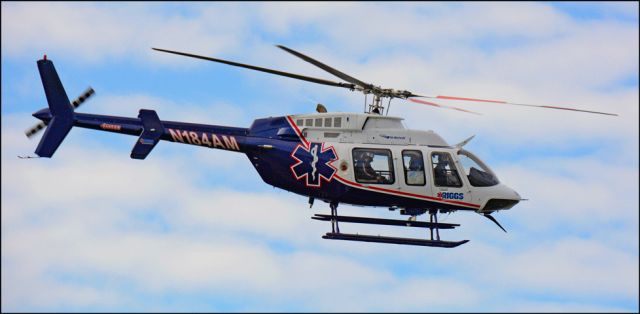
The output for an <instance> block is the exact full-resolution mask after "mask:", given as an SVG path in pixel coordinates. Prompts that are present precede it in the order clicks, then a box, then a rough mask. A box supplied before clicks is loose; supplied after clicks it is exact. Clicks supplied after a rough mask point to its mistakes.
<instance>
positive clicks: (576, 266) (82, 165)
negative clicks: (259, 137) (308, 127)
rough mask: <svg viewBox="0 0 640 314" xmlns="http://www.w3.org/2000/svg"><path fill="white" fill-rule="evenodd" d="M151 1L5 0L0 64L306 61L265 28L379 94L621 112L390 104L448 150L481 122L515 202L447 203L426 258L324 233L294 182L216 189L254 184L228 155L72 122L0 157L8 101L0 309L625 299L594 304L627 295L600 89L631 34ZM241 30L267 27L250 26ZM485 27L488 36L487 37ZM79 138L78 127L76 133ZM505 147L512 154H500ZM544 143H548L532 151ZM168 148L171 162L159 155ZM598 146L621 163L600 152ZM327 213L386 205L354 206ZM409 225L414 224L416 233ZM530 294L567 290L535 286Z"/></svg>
mask: <svg viewBox="0 0 640 314" xmlns="http://www.w3.org/2000/svg"><path fill="white" fill-rule="evenodd" d="M158 8H159V7H158V6H154V5H142V4H134V5H131V6H127V7H121V6H109V5H93V4H80V5H75V4H42V3H35V4H29V5H26V4H14V3H9V4H7V3H3V4H2V44H3V45H2V46H3V48H2V49H3V65H5V62H8V61H7V60H13V59H17V58H19V56H21V55H25V54H26V55H29V54H32V53H37V54H38V55H37V56H33V58H36V57H39V54H40V53H41V51H43V49H45V48H46V49H47V51H52V52H54V53H58V54H64V55H65V57H69V58H74V59H77V61H78V62H81V63H95V64H97V63H99V62H102V61H106V60H129V59H130V58H133V59H135V60H138V61H139V60H143V59H144V60H147V61H144V62H149V63H161V64H165V63H171V64H174V65H175V66H180V67H182V66H186V63H181V62H182V61H179V60H183V59H181V58H171V57H170V56H162V55H158V54H154V53H152V52H151V51H150V50H149V47H150V46H153V45H159V46H160V45H163V46H164V47H166V48H169V49H171V48H175V49H178V48H180V49H184V50H185V51H187V50H188V51H193V52H196V53H205V54H210V55H214V56H215V55H220V54H224V53H227V52H231V53H232V54H233V55H234V56H237V58H236V57H234V58H232V59H234V60H238V61H240V62H254V61H255V63H256V64H257V65H263V66H268V67H274V68H280V69H284V70H289V71H291V72H296V73H301V74H305V73H308V74H309V75H314V76H315V75H316V74H317V73H321V72H320V70H318V69H314V68H313V67H312V66H310V65H308V64H306V63H304V62H303V61H300V60H298V59H297V58H295V57H292V56H287V55H286V53H283V52H281V51H279V50H278V49H276V48H273V47H272V46H271V44H273V42H271V41H272V40H278V41H281V40H282V41H281V42H278V43H283V44H287V45H289V44H288V43H289V42H291V41H293V43H294V44H292V45H289V46H291V47H292V48H294V49H297V50H299V51H302V52H303V53H308V54H309V55H311V56H313V57H315V58H318V59H320V60H322V61H324V62H326V63H328V64H330V65H332V66H335V67H337V68H338V69H341V70H344V71H345V72H347V73H349V74H352V75H354V76H355V77H358V78H361V79H363V80H366V81H372V82H375V83H377V84H384V85H385V86H386V85H388V86H391V87H394V88H407V89H410V90H412V91H415V92H428V93H432V92H433V93H441V94H453V95H458V94H459V95H460V96H470V97H474V96H475V97H487V98H491V97H496V96H498V97H504V98H507V99H509V100H515V101H522V102H531V103H538V102H541V104H551V105H554V104H555V102H556V101H557V102H558V103H559V104H560V105H562V104H563V103H566V104H568V105H574V104H575V106H576V107H584V108H590V109H594V110H602V111H614V112H618V113H620V114H621V116H620V117H618V118H609V117H598V116H588V115H580V114H575V113H566V112H553V111H551V110H542V109H541V110H534V109H531V110H528V109H526V108H525V109H521V108H503V107H500V106H499V105H482V107H479V106H480V105H479V104H468V105H460V104H459V103H453V102H450V103H447V104H451V105H459V106H460V107H464V108H468V109H472V110H473V109H476V108H481V109H476V110H477V111H482V112H484V113H486V114H485V115H484V116H481V117H475V116H464V115H461V114H460V113H457V112H448V111H444V110H442V111H438V110H423V108H420V107H417V105H414V104H411V103H403V104H400V103H399V102H398V101H396V102H395V103H394V107H393V109H392V113H393V114H398V115H401V116H404V117H406V118H407V122H408V124H409V125H410V126H411V127H413V128H418V129H434V130H436V131H437V132H439V133H442V134H443V135H444V136H445V138H446V139H447V140H448V141H450V142H455V141H457V140H462V139H463V138H466V137H468V136H469V135H471V134H472V133H478V134H480V135H481V136H478V137H477V138H476V139H474V142H472V144H470V147H478V149H479V150H480V151H483V150H484V151H485V152H486V153H487V154H480V155H481V156H484V155H488V156H489V158H491V159H493V160H497V162H499V163H498V164H497V166H496V167H495V168H496V169H494V170H496V171H497V172H498V174H499V176H500V178H501V179H502V180H503V181H504V182H506V183H507V184H509V185H511V186H513V187H515V188H516V190H518V191H519V192H520V193H521V194H522V195H523V196H525V197H529V198H530V199H531V201H529V202H526V203H522V204H519V205H518V206H516V207H515V208H514V209H512V210H509V211H505V212H501V213H499V214H497V215H496V216H497V218H498V219H501V222H503V225H507V224H505V223H504V221H503V220H502V219H505V220H506V221H507V223H508V224H510V225H511V226H513V228H509V226H507V229H509V233H508V234H503V233H502V232H501V231H499V230H496V229H497V228H496V227H495V226H494V225H493V224H491V223H490V222H488V221H487V220H486V219H484V218H482V217H479V216H476V215H475V214H471V213H465V214H463V213H455V214H452V215H451V217H450V218H448V219H449V220H448V221H449V222H461V223H462V224H463V227H462V228H460V230H456V231H455V232H447V233H446V236H447V238H467V239H471V240H472V241H471V242H470V243H468V244H465V245H464V246H462V247H460V248H458V249H455V250H437V249H431V250H429V249H427V250H424V249H422V248H407V247H401V246H384V245H379V244H368V243H348V242H342V241H325V240H322V239H321V238H320V235H321V234H322V233H323V232H325V231H326V229H327V225H326V224H322V223H320V222H316V221H311V220H310V219H309V216H310V214H311V213H312V212H317V211H326V207H327V206H326V204H323V203H321V202H317V203H316V205H315V206H314V209H313V211H311V210H308V209H307V208H306V207H307V205H306V200H305V199H304V198H302V197H298V196H296V195H293V194H290V193H286V192H282V191H278V190H273V191H269V192H262V191H264V190H259V189H257V190H259V191H260V192H256V191H255V190H253V189H250V188H248V187H247V188H246V190H241V189H239V188H235V187H229V186H227V187H224V184H225V183H229V182H232V181H233V180H231V179H228V178H229V177H230V176H231V175H232V174H233V175H234V176H237V177H240V178H241V179H238V180H240V181H238V182H241V183H246V186H249V185H251V186H253V185H254V184H256V185H257V184H263V183H262V182H261V180H260V179H259V177H258V175H257V174H256V173H255V171H254V170H253V169H251V167H250V164H249V163H248V162H246V159H245V158H246V157H245V156H242V155H240V154H234V153H230V152H220V151H212V150H198V149H196V148H194V150H191V149H188V148H187V147H186V146H184V145H181V146H180V145H173V144H169V143H163V144H160V145H161V146H159V147H158V148H156V151H154V152H153V153H152V156H151V157H150V158H149V159H148V160H145V161H144V162H139V161H133V160H130V159H129V158H128V154H129V150H128V148H127V149H125V150H124V151H123V150H121V149H120V147H119V146H118V145H119V144H122V145H124V143H125V142H126V141H127V140H130V141H131V142H132V141H133V138H132V137H129V138H127V137H122V138H123V139H122V142H118V141H120V140H119V139H120V138H121V137H118V136H117V135H110V136H111V137H109V138H110V139H113V138H118V140H109V141H104V139H106V137H101V135H98V134H96V133H95V132H93V131H86V133H83V132H84V131H82V132H81V131H77V130H74V131H73V132H72V133H71V135H69V137H68V138H67V141H66V142H65V144H63V145H62V147H61V148H60V150H59V151H58V152H57V153H56V158H54V159H51V160H44V159H38V160H18V159H17V158H15V155H17V154H21V155H22V154H24V153H25V152H29V151H32V150H33V149H34V147H35V145H36V141H27V140H25V138H24V135H23V134H22V133H21V132H22V128H26V126H29V125H30V124H31V123H32V121H33V119H31V118H30V117H27V116H25V117H24V118H22V117H21V116H20V115H17V114H6V112H5V110H6V109H5V108H6V107H4V106H3V115H2V122H3V123H2V125H3V129H2V168H3V172H2V208H3V211H2V258H3V262H2V268H3V276H2V307H3V310H5V309H8V310H11V309H15V310H22V309H25V308H32V309H35V310H41V309H44V310H47V309H51V308H54V309H56V308H60V309H65V310H69V309H85V308H87V307H89V308H91V307H92V306H94V307H96V308H109V307H111V306H118V305H122V304H129V305H130V304H139V303H140V300H137V299H136V298H137V297H138V296H137V295H136V293H135V292H136V291H145V292H146V293H147V295H151V296H152V298H155V297H156V296H159V295H163V294H164V293H169V294H192V293H197V292H199V293H202V292H203V291H204V293H211V294H215V295H220V294H228V295H233V296H243V297H246V299H247V303H246V305H245V306H246V308H247V309H248V310H261V309H264V308H270V307H272V308H274V309H281V308H283V307H285V308H288V307H287V306H290V307H293V308H297V309H305V310H306V309H311V310H317V309H320V310H325V311H334V310H352V311H379V310H388V311H398V310H405V311H431V310H434V309H436V310H443V311H446V310H459V311H468V310H470V309H472V310H477V309H497V310H514V309H516V310H518V309H522V310H525V311H531V310H534V311H538V310H540V311H555V310H561V311H593V310H595V311H598V310H602V309H606V310H620V309H619V308H618V307H617V306H615V305H613V306H611V308H609V306H608V304H614V303H615V302H617V301H620V300H622V302H628V301H629V300H635V301H636V302H637V294H638V283H637V281H636V278H637V277H638V271H637V269H638V262H637V257H638V252H637V249H636V248H637V245H638V224H637V219H638V213H637V208H638V203H637V196H638V194H637V189H638V185H637V180H638V169H637V160H638V134H637V130H638V92H637V87H635V88H628V87H622V88H621V87H617V85H616V84H615V83H616V82H617V81H618V80H621V79H626V78H628V76H629V75H634V74H635V75H637V67H638V62H637V60H638V48H637V47H638V40H637V38H638V30H637V27H636V28H634V27H629V26H628V25H624V24H621V23H619V22H616V21H613V20H608V19H604V20H598V21H586V22H585V21H579V20H573V19H571V18H569V17H568V16H566V15H564V14H562V13H560V12H559V11H556V10H554V9H553V8H551V7H549V6H547V5H546V4H539V3H535V4H517V5H516V4H502V3H499V4H495V3H482V4H471V5H470V6H467V5H465V6H459V5H449V4H432V3H429V4H408V5H402V6H396V5H382V6H380V5H377V4H375V5H374V4H360V3H356V4H354V3H340V4H335V5H333V4H332V5H325V4H319V3H302V4H298V3H287V4H280V3H277V4H271V3H269V4H260V5H257V6H256V5H247V6H244V5H239V6H236V5H226V4H224V5H218V4H215V5H208V4H207V5H198V6H197V7H196V8H195V9H194V8H191V9H187V10H185V11H178V13H173V12H167V11H164V10H161V9H158ZM612 8H617V6H613V7H612ZM634 8H636V9H637V6H634ZM613 10H617V9H613ZM243 11H248V13H247V14H245V12H243ZM25 25H29V26H30V27H25ZM631 26H634V25H631ZM636 26H637V25H636ZM255 29H262V30H264V32H262V33H261V34H260V35H256V34H255V33H254V31H255ZM306 34H310V35H309V37H307V36H306ZM302 35H305V36H304V37H305V38H303V39H302V40H294V39H296V38H297V37H298V36H302ZM483 39H489V40H492V41H495V42H497V43H498V44H496V46H492V45H489V46H492V47H483V45H482V43H483V42H484V41H483ZM79 43H80V44H79ZM495 47H499V49H496V48H495ZM363 57H366V58H364V59H363ZM30 58H31V57H30ZM245 58H246V59H245ZM187 70H188V69H187ZM3 73H4V72H3ZM314 73H316V74H314ZM317 76H321V77H328V78H330V76H328V75H327V76H324V73H322V74H318V75H317ZM17 77H20V76H17ZM264 82H266V83H264ZM3 84H4V82H3ZM26 84H31V85H33V84H34V83H33V81H28V80H27V81H25V83H24V85H26ZM250 84H253V85H252V87H263V88H264V87H266V89H268V91H266V92H265V93H268V92H271V93H274V94H277V93H280V90H283V89H286V90H287V93H290V94H291V96H290V98H291V99H296V100H295V102H296V103H300V102H302V101H301V100H300V99H303V98H304V97H307V98H309V96H308V94H305V93H307V91H308V90H314V91H315V90H316V89H315V87H316V86H312V87H305V86H306V85H304V84H305V83H300V82H295V81H292V80H288V79H286V78H283V79H282V80H279V79H278V80H273V81H272V80H262V79H258V78H256V79H255V82H254V81H251V83H250ZM18 85H22V84H16V86H13V85H12V86H13V87H19V86H18ZM612 86H613V87H612ZM13 87H12V88H13ZM39 87H40V86H38V88H39ZM31 89H32V88H31V87H30V88H25V89H23V90H31ZM324 90H327V91H326V94H325V92H324ZM322 91H323V92H318V94H314V95H312V96H310V97H312V98H323V99H324V97H327V98H329V99H335V100H336V102H337V103H336V104H333V106H331V105H330V108H331V110H345V109H348V110H351V111H357V110H360V105H361V103H360V99H359V98H358V97H356V96H354V95H353V94H351V93H344V91H338V90H335V91H334V90H329V89H322ZM3 92H4V90H3ZM314 93H315V92H314ZM101 96H102V97H97V98H96V99H95V103H94V104H92V106H93V107H92V108H91V109H88V108H87V109H84V108H83V109H81V111H84V110H86V111H88V112H95V111H97V112H99V113H105V114H116V115H126V116H135V115H137V110H138V109H139V108H148V109H156V110H157V111H158V113H159V115H160V117H161V118H163V119H168V120H179V121H180V120H184V121H194V122H202V123H210V124H225V125H234V124H237V125H242V122H245V121H248V120H247V119H250V118H253V114H257V113H256V112H257V111H260V112H263V111H261V110H285V109H283V108H299V107H294V106H295V105H294V104H293V103H294V101H287V102H286V103H283V104H280V103H278V101H279V100H280V99H276V98H274V99H265V100H264V102H263V103H261V104H259V105H261V106H263V107H264V108H268V109H256V108H258V105H255V107H251V108H249V109H247V108H245V109H237V108H238V107H235V106H233V105H232V104H228V103H219V102H216V103H211V102H207V105H210V106H209V107H208V108H209V109H202V108H203V107H202V106H200V104H192V103H187V102H185V101H183V100H180V99H179V98H172V99H163V98H158V97H154V96H150V95H149V94H143V93H140V94H116V93H110V92H109V91H108V90H107V91H105V92H104V94H101ZM317 96H319V97H317ZM4 100H5V98H4V96H3V104H4V102H5V101H4ZM92 101H94V100H92ZM321 101H324V100H321ZM340 101H344V103H345V104H354V105H343V104H341V103H340ZM131 104H135V106H132V105H131ZM312 105H313V104H311V105H309V108H312ZM354 106H355V107H354ZM178 108H179V109H178ZM211 108H213V110H212V109H211ZM261 108H262V107H261ZM274 108H277V109H274ZM334 108H335V109H334ZM300 111H304V110H300ZM222 113H224V114H222ZM248 116H249V117H250V118H247V117H248ZM84 134H92V135H91V136H92V137H91V140H87V138H86V137H85V135H84ZM114 141H115V142H116V144H113V142H114ZM107 142H108V143H107ZM105 143H107V144H108V145H105ZM473 145H476V146H473ZM103 146H104V147H103ZM114 146H118V149H117V150H116V149H114V148H113V147H114ZM582 147H587V148H588V149H587V152H586V153H585V154H584V156H582V155H581V156H579V157H575V156H569V157H567V154H569V155H570V154H571V152H573V151H574V150H580V149H581V148H582ZM520 148H521V149H522V150H524V153H523V156H522V157H519V158H516V159H517V161H516V162H517V164H514V163H513V162H514V161H510V162H509V163H507V162H506V161H505V160H504V159H502V158H499V156H500V154H501V152H502V151H507V152H509V153H514V152H515V151H517V150H518V149H520ZM544 149H552V150H553V154H546V153H544V152H542V153H539V151H542V150H544ZM178 150H180V152H184V155H178V154H171V152H173V151H178ZM191 151H193V153H190V152H191ZM531 151H533V153H532V152H531ZM161 152H164V153H168V154H162V153H161ZM532 155H533V157H532ZM550 156H559V157H550ZM607 157H615V158H614V159H615V160H616V162H617V164H616V165H613V166H612V165H610V164H607V163H606V161H607V159H606V158H607ZM206 178H209V179H211V178H213V179H215V180H217V181H218V182H213V183H211V182H210V180H205V179H206ZM202 182H207V184H202ZM257 204H258V205H257ZM341 212H343V213H345V214H352V213H357V214H362V215H376V216H377V215H380V216H388V217H390V218H392V217H394V216H393V214H395V213H387V212H386V209H370V208H355V207H349V206H344V207H342V206H341ZM394 218H397V216H395V217H394ZM343 228H345V230H357V231H359V232H362V231H364V232H378V230H382V232H386V231H387V230H389V229H390V228H388V229H377V228H374V227H371V226H344V227H343ZM594 229H595V230H594ZM489 230H490V231H489ZM559 230H562V232H560V231H559ZM394 232H397V233H396V234H401V233H402V231H396V230H394ZM407 233H415V234H416V235H422V236H423V235H424V230H419V231H418V230H408V231H407ZM585 234H586V235H585ZM5 274H8V275H5ZM65 276H68V277H69V278H66V279H65V278H64V277H65ZM60 277H63V278H60ZM95 277H100V278H102V277H104V278H108V279H107V280H106V281H107V283H100V280H99V279H95ZM96 282H97V283H96ZM123 286H126V287H128V289H130V290H133V292H132V291H130V290H127V289H123ZM461 292H463V293H461ZM547 294H551V295H554V296H558V298H565V299H566V302H558V301H557V299H554V300H549V301H544V300H543V301H540V300H535V299H536V297H535V296H536V295H538V296H539V295H543V296H544V295H547ZM309 296H313V298H310V297H309ZM158 298H160V297H158ZM328 299H330V300H332V302H327V301H326V300H328ZM291 300H295V301H293V305H291V304H292V303H291V302H292V301H291ZM580 301H583V302H580ZM603 304H606V305H607V306H603ZM636 309H637V308H636ZM622 310H625V308H623V309H622ZM626 310H628V309H626Z"/></svg>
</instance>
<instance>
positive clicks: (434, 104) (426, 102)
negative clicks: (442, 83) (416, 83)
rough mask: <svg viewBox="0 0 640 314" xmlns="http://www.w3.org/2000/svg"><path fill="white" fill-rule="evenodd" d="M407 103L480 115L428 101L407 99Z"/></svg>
mask: <svg viewBox="0 0 640 314" xmlns="http://www.w3.org/2000/svg"><path fill="white" fill-rule="evenodd" d="M407 100H408V101H411V102H415V103H419V104H423V105H429V106H434V107H439V108H445V109H453V110H458V111H463V112H468V113H473V114H477V115H482V114H481V113H478V112H473V111H469V110H465V109H462V108H457V107H451V106H445V105H440V104H436V103H433V102H430V101H426V100H421V99H415V98H407Z"/></svg>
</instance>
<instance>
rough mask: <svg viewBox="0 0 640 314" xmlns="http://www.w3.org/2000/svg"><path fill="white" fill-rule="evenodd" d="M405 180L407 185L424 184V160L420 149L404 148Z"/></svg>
mask: <svg viewBox="0 0 640 314" xmlns="http://www.w3.org/2000/svg"><path fill="white" fill-rule="evenodd" d="M402 164H403V165H404V180H405V183H407V185H424V183H425V182H424V181H425V180H424V160H423V159H422V152H421V151H419V150H403V151H402Z"/></svg>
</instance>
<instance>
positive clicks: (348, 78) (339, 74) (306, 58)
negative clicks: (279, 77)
mask: <svg viewBox="0 0 640 314" xmlns="http://www.w3.org/2000/svg"><path fill="white" fill-rule="evenodd" d="M276 46H277V47H278V48H280V49H282V50H284V51H286V52H288V53H290V54H292V55H294V56H296V57H298V58H300V59H302V60H304V61H307V62H309V63H311V64H313V65H315V66H317V67H319V68H321V69H323V70H325V71H327V72H329V73H331V74H333V75H335V76H337V77H339V78H341V79H343V80H345V81H347V82H350V83H353V84H356V85H359V86H360V87H362V88H365V89H373V88H374V86H373V85H372V84H369V83H365V82H363V81H361V80H359V79H357V78H355V77H352V76H349V75H347V74H345V73H342V72H340V71H338V70H336V69H334V68H332V67H330V66H328V65H326V64H324V63H322V62H320V61H318V60H315V59H313V58H311V57H309V56H305V55H303V54H301V53H299V52H297V51H295V50H293V49H291V48H287V47H285V46H282V45H276Z"/></svg>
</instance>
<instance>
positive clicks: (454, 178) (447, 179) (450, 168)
mask: <svg viewBox="0 0 640 314" xmlns="http://www.w3.org/2000/svg"><path fill="white" fill-rule="evenodd" d="M431 166H432V168H433V179H434V181H435V182H434V183H435V185H436V186H449V187H461V186H462V181H460V176H459V175H458V170H457V169H456V165H455V164H454V163H453V159H452V158H451V154H449V153H445V152H434V153H431Z"/></svg>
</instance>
